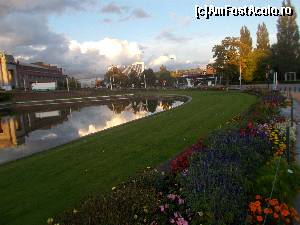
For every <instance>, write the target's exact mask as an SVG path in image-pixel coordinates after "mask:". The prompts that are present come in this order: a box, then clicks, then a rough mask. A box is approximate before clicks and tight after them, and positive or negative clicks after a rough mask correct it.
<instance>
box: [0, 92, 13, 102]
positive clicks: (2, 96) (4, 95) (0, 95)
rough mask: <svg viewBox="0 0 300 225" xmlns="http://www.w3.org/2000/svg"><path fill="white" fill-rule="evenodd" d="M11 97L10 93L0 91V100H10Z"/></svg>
mask: <svg viewBox="0 0 300 225" xmlns="http://www.w3.org/2000/svg"><path fill="white" fill-rule="evenodd" d="M11 99H12V93H8V92H0V102H4V101H10V100H11Z"/></svg>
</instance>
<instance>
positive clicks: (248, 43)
mask: <svg viewBox="0 0 300 225" xmlns="http://www.w3.org/2000/svg"><path fill="white" fill-rule="evenodd" d="M240 43H241V47H240V48H241V49H240V53H241V57H242V58H246V57H247V56H248V55H249V54H250V53H251V51H252V38H251V34H250V31H249V30H248V28H247V27H246V26H243V27H242V28H241V30H240Z"/></svg>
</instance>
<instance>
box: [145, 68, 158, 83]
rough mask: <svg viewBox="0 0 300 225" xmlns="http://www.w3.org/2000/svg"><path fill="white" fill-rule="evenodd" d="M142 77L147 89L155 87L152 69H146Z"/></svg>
mask: <svg viewBox="0 0 300 225" xmlns="http://www.w3.org/2000/svg"><path fill="white" fill-rule="evenodd" d="M143 76H145V79H146V83H147V86H148V87H154V86H155V81H156V77H155V74H154V72H153V70H152V69H146V70H145V71H144V72H143Z"/></svg>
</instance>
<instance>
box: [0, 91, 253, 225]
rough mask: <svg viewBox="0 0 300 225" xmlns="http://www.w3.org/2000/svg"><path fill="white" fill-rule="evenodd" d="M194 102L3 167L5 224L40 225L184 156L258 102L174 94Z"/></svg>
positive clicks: (235, 96) (0, 220)
mask: <svg viewBox="0 0 300 225" xmlns="http://www.w3.org/2000/svg"><path fill="white" fill-rule="evenodd" d="M166 93H168V94H169V93H174V94H185V95H189V96H191V97H192V98H193V100H192V101H191V102H190V103H188V104H186V105H184V106H182V107H179V108H176V109H174V110H171V111H167V112H165V113H162V114H159V115H156V116H153V117H149V118H144V119H141V120H137V121H135V122H132V123H129V124H126V125H124V126H120V127H116V128H113V129H109V130H106V131H104V132H100V133H97V134H95V135H91V136H88V137H85V138H82V139H79V140H77V141H74V142H72V143H70V144H67V145H63V146H60V147H57V148H55V149H53V150H50V151H47V152H44V153H41V154H38V155H35V156H32V157H28V158H25V159H22V160H19V161H16V162H12V163H9V164H6V165H3V166H0V180H1V182H0V196H1V198H0V224H6V225H11V224H13V225H19V224H27V225H37V224H44V223H45V221H46V220H47V218H49V217H52V216H54V215H55V214H57V213H60V212H62V211H63V210H64V209H66V208H69V207H72V206H74V205H75V204H76V203H77V202H78V201H79V200H81V199H82V198H84V197H86V196H87V195H88V194H91V193H94V192H106V191H109V190H110V189H111V188H112V187H113V186H115V185H116V184H118V183H120V182H122V181H124V180H126V179H127V178H128V176H132V175H134V174H135V173H136V172H137V171H139V170H141V169H143V168H145V167H146V166H155V165H158V164H159V163H162V162H164V161H165V160H167V159H169V158H170V157H172V156H174V155H176V154H177V153H179V152H180V151H182V150H183V149H184V148H185V147H187V146H189V145H191V144H192V143H194V142H195V141H196V139H198V138H199V136H204V135H206V134H207V133H208V132H209V131H211V130H213V129H214V128H217V127H218V126H219V125H220V124H221V123H223V122H225V121H226V120H228V119H230V118H231V117H233V115H235V114H237V113H239V112H241V111H245V110H246V109H247V108H248V107H249V106H250V105H251V104H252V103H254V102H255V100H256V98H255V97H254V96H250V95H247V94H240V93H234V92H198V91H177V92H176V91H173V92H166Z"/></svg>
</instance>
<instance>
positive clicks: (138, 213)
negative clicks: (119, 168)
mask: <svg viewBox="0 0 300 225" xmlns="http://www.w3.org/2000/svg"><path fill="white" fill-rule="evenodd" d="M159 205H160V200H159V198H158V196H157V192H156V190H155V188H153V187H151V186H149V187H146V186H145V185H144V184H143V182H142V179H141V180H132V181H131V182H129V183H126V184H125V183H124V184H123V185H120V186H119V187H117V188H115V189H114V190H113V191H112V192H111V193H109V194H108V195H99V196H95V197H92V198H90V199H88V200H87V201H85V202H83V203H82V205H80V206H79V208H78V209H75V210H73V211H68V212H65V213H64V214H63V215H61V216H58V217H57V218H56V219H55V220H54V221H55V222H58V223H59V224H61V225H83V224H89V225H99V224H101V225H102V224H103V225H117V224H119V225H126V224H130V225H131V224H150V223H151V221H150V220H151V218H152V217H153V214H154V212H155V211H156V210H157V208H158V207H159ZM53 224H55V223H53Z"/></svg>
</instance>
